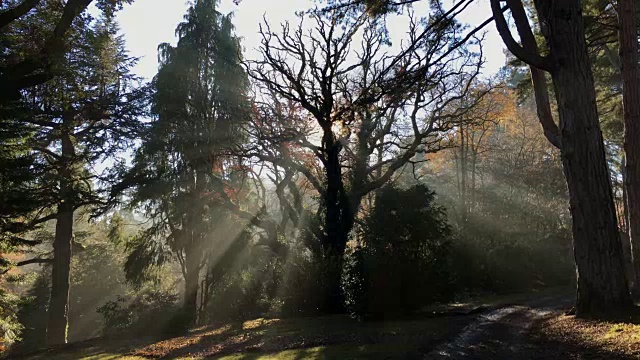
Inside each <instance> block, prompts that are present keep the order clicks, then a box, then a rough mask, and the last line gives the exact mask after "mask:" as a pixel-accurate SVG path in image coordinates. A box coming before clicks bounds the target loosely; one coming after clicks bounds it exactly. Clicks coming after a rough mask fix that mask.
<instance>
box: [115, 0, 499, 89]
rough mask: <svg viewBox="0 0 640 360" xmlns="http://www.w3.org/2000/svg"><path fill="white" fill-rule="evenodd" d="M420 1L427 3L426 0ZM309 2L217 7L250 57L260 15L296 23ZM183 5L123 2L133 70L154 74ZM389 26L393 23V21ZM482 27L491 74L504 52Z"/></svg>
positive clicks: (247, 1)
mask: <svg viewBox="0 0 640 360" xmlns="http://www.w3.org/2000/svg"><path fill="white" fill-rule="evenodd" d="M451 2H452V0H445V3H448V4H451ZM423 3H425V5H426V3H427V1H426V0H425V1H423ZM160 4H162V5H160ZM311 6H313V2H312V1H311V0H242V1H241V2H240V4H239V5H235V4H234V2H233V1H232V0H221V4H220V10H221V12H222V13H228V12H233V13H234V24H235V26H236V32H237V34H238V35H239V36H240V37H242V38H243V40H242V45H243V46H244V48H245V57H247V58H249V59H253V58H255V57H256V56H257V55H256V51H255V49H256V48H257V47H258V45H259V42H260V38H259V36H258V35H257V34H258V25H259V24H260V23H261V22H262V19H263V15H264V16H266V18H267V20H268V21H269V22H270V23H271V24H272V25H275V24H279V23H281V22H284V21H287V20H288V21H291V22H293V23H297V20H296V17H295V12H296V11H298V10H306V9H309V8H310V7H311ZM423 8H424V6H421V5H418V6H417V7H416V13H417V15H420V12H419V9H423ZM186 9H187V2H186V1H185V0H162V1H160V0H136V1H135V2H134V3H133V4H132V5H126V7H125V8H124V10H122V11H121V12H120V13H119V16H118V20H119V22H120V26H121V28H122V32H123V33H124V35H125V39H126V42H127V48H128V49H129V51H130V53H131V55H132V56H137V57H140V58H141V60H140V63H139V64H138V66H137V68H136V69H135V73H137V74H138V75H141V76H144V77H146V78H147V79H151V78H152V77H153V76H154V75H155V73H156V70H157V66H158V61H157V47H158V44H160V43H163V42H172V43H174V42H175V34H174V32H175V28H176V25H177V24H178V23H179V22H181V21H182V18H183V16H184V14H185V12H186ZM490 16H491V9H490V7H489V2H488V1H484V0H478V1H476V2H475V3H474V4H472V5H471V6H469V7H468V8H467V9H466V10H465V11H464V13H462V14H461V16H460V17H459V20H460V21H462V22H465V23H468V24H469V25H470V28H473V27H474V25H477V24H480V23H482V22H483V21H484V20H486V19H487V18H489V17H490ZM392 21H396V20H392ZM390 26H391V27H392V28H393V27H394V25H393V24H390ZM485 29H486V31H487V35H486V37H485V42H484V53H485V58H486V61H487V64H486V67H485V70H484V74H485V75H491V74H494V73H496V72H497V71H498V70H499V69H500V67H502V65H504V61H505V56H504V50H503V45H502V40H501V39H500V37H499V36H498V34H497V32H496V30H495V26H494V25H493V24H490V25H488V26H487V27H486V28H485ZM391 35H392V41H394V40H396V41H399V40H400V37H402V35H403V34H402V33H401V32H395V33H393V32H392V34H391ZM394 38H397V39H394Z"/></svg>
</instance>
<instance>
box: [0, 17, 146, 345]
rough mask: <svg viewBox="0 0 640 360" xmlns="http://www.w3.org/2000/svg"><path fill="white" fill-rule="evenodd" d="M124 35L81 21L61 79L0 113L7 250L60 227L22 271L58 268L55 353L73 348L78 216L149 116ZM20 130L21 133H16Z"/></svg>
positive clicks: (102, 196)
mask: <svg viewBox="0 0 640 360" xmlns="http://www.w3.org/2000/svg"><path fill="white" fill-rule="evenodd" d="M117 33H118V28H117V24H116V23H115V21H114V20H113V17H112V16H105V17H103V18H101V19H100V20H99V21H97V22H93V21H92V19H91V18H90V17H89V16H88V15H81V16H79V17H78V18H76V21H75V23H74V25H73V27H72V29H71V30H70V33H69V34H68V40H69V44H70V46H71V48H72V50H71V51H69V52H68V53H67V54H66V55H65V57H64V61H63V62H61V63H60V64H59V66H60V69H59V70H58V71H57V74H58V76H56V77H54V78H53V79H52V80H50V81H48V82H45V83H44V84H41V85H37V86H34V87H31V88H29V89H27V90H23V91H22V93H21V99H20V100H19V101H17V102H13V103H12V105H11V106H9V105H5V106H3V107H2V109H3V113H4V116H3V118H4V120H3V125H4V124H6V126H5V127H6V128H7V129H9V130H8V131H6V132H4V133H3V134H2V135H3V137H9V138H11V137H13V138H15V139H16V140H15V141H14V142H13V143H15V146H11V145H7V146H6V147H4V148H3V156H2V157H3V162H4V161H6V162H8V163H9V165H10V166H8V167H7V168H6V169H4V170H3V175H2V179H3V182H8V184H7V185H8V186H3V189H5V190H7V191H6V193H5V192H4V191H3V197H4V198H5V199H6V200H7V201H6V203H5V207H6V209H7V210H6V211H3V214H2V215H3V217H4V219H3V227H5V228H10V229H11V230H12V231H10V233H11V235H10V237H9V239H4V240H8V241H9V243H11V244H13V245H14V246H17V245H35V244H37V243H38V241H35V240H32V239H29V238H28V237H29V235H30V234H33V232H34V231H35V230H37V228H38V226H39V225H42V224H44V223H45V222H47V221H50V220H55V223H56V226H55V236H54V240H53V258H34V259H30V260H26V261H25V262H22V263H19V265H23V264H26V263H34V262H48V263H52V264H53V266H52V287H51V300H50V306H49V314H48V316H49V322H48V326H47V328H48V329H47V339H48V343H49V344H58V343H65V342H66V332H67V316H68V301H69V300H68V299H69V271H70V261H71V256H72V245H73V243H74V236H73V222H74V212H75V211H76V210H77V209H79V208H81V207H90V208H91V207H93V208H96V207H102V206H105V205H106V204H107V195H108V192H109V188H110V186H111V185H112V183H111V181H110V180H109V178H110V177H109V176H108V175H107V174H106V172H105V171H102V170H100V169H96V166H98V165H100V164H101V163H102V162H104V161H106V160H107V159H110V160H111V161H113V162H114V163H116V165H118V164H119V161H118V160H117V158H116V156H117V154H118V153H121V152H122V151H123V150H124V149H126V148H127V147H128V146H129V145H130V144H131V141H132V140H133V139H134V138H135V137H136V134H137V133H138V132H139V130H140V129H141V124H142V123H141V122H139V121H138V118H139V117H140V116H141V115H143V114H144V112H145V108H146V99H147V95H146V88H145V87H144V86H141V85H140V82H139V79H138V78H136V77H135V76H134V75H133V74H131V68H132V66H133V65H134V64H135V62H136V59H135V58H132V57H130V56H129V55H128V54H127V52H126V51H125V48H124V41H123V39H122V37H120V36H118V35H117ZM7 119H8V120H7ZM14 125H15V129H18V130H20V131H19V132H16V131H11V129H12V126H14ZM24 169H28V171H26V172H25V171H24ZM3 185H5V184H3ZM11 188H16V189H17V190H18V191H11V190H10V189H11ZM5 212H6V215H5V214H4V213H5Z"/></svg>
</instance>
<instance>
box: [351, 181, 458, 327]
mask: <svg viewBox="0 0 640 360" xmlns="http://www.w3.org/2000/svg"><path fill="white" fill-rule="evenodd" d="M363 222H364V224H363V225H362V230H361V234H360V237H359V239H358V240H359V245H358V246H357V247H356V248H355V249H353V251H352V252H351V253H350V254H349V256H348V260H347V265H346V271H345V275H344V280H343V284H344V291H345V293H346V299H347V300H346V301H347V308H348V310H349V312H350V313H351V314H352V315H354V316H371V317H376V318H385V317H387V316H393V315H403V314H409V313H411V312H412V311H415V310H416V309H419V308H420V307H422V306H424V305H426V304H429V303H432V302H435V301H444V300H449V299H451V297H452V295H453V294H454V291H455V285H454V284H453V281H452V280H453V278H452V273H451V264H450V262H451V259H450V256H451V240H452V238H451V236H452V233H451V228H450V226H449V224H448V223H447V219H446V212H445V210H444V208H443V207H442V206H439V205H437V204H436V203H435V193H434V192H433V191H431V190H429V188H427V187H426V186H424V185H416V186H413V187H410V188H408V189H398V188H394V187H392V186H387V187H384V188H382V189H380V191H379V192H378V193H377V194H376V197H375V205H374V207H373V209H372V210H371V212H370V213H369V214H368V215H367V216H366V217H365V219H364V221H363Z"/></svg>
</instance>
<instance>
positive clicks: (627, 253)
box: [620, 161, 638, 296]
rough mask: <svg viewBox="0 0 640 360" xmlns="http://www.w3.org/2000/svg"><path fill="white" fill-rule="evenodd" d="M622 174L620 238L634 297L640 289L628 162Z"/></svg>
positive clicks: (622, 165) (624, 162)
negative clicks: (630, 201)
mask: <svg viewBox="0 0 640 360" xmlns="http://www.w3.org/2000/svg"><path fill="white" fill-rule="evenodd" d="M620 172H621V174H622V229H623V231H621V232H620V236H621V237H622V253H623V255H624V264H625V269H626V271H627V281H628V282H629V285H630V288H631V289H632V294H633V295H634V296H638V294H637V292H636V290H635V289H636V288H637V287H638V286H637V284H636V271H635V269H634V262H633V258H634V257H633V246H632V245H631V237H630V235H629V232H630V229H629V199H628V197H627V189H626V182H627V180H626V179H627V174H626V173H627V171H626V161H623V162H622V164H621V169H620Z"/></svg>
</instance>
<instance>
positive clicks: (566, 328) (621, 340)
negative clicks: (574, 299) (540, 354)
mask: <svg viewBox="0 0 640 360" xmlns="http://www.w3.org/2000/svg"><path fill="white" fill-rule="evenodd" d="M638 324H640V318H638V317H637V316H633V317H630V318H629V319H627V320H625V321H602V320H593V319H580V318H576V317H575V316H573V315H560V316H557V317H554V318H552V319H549V320H547V321H545V322H544V323H542V324H540V325H539V328H538V331H537V333H538V337H539V339H540V340H541V341H543V342H547V343H549V342H553V343H554V345H553V346H554V347H557V348H560V349H564V351H565V352H567V353H580V354H583V355H584V356H585V357H584V358H597V359H638V358H640V325H638Z"/></svg>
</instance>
